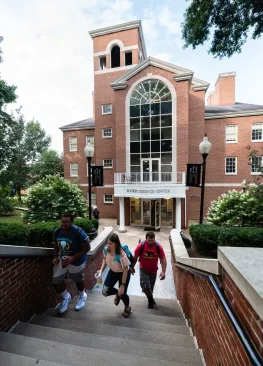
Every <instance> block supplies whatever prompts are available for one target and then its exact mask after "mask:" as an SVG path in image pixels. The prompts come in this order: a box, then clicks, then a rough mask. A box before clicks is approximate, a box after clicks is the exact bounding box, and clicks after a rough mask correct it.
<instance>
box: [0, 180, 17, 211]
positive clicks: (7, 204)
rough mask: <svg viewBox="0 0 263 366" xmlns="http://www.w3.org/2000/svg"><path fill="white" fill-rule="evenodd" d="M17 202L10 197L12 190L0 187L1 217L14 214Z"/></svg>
mask: <svg viewBox="0 0 263 366" xmlns="http://www.w3.org/2000/svg"><path fill="white" fill-rule="evenodd" d="M14 205H15V201H14V200H13V199H12V198H11V197H10V189H9V188H8V187H2V186H0V215H3V214H7V213H12V212H13V211H14Z"/></svg>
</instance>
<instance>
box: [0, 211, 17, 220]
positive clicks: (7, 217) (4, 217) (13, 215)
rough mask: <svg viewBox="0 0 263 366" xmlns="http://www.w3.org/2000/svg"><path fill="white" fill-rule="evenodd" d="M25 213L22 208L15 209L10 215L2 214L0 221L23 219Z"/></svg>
mask: <svg viewBox="0 0 263 366" xmlns="http://www.w3.org/2000/svg"><path fill="white" fill-rule="evenodd" d="M22 213H23V211H20V210H15V211H14V212H12V213H11V214H9V215H0V221H21V222H22V219H21V214H22Z"/></svg>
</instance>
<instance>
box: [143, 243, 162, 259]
mask: <svg viewBox="0 0 263 366" xmlns="http://www.w3.org/2000/svg"><path fill="white" fill-rule="evenodd" d="M139 244H141V250H140V255H139V259H138V262H140V260H141V256H142V253H143V251H144V245H145V240H143V241H141V239H140V240H139ZM155 245H156V249H157V252H158V257H160V247H159V243H158V241H156V240H155Z"/></svg>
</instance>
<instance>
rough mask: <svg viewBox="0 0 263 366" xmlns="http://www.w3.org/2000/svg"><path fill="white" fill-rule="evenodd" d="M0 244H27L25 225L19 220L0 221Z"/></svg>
mask: <svg viewBox="0 0 263 366" xmlns="http://www.w3.org/2000/svg"><path fill="white" fill-rule="evenodd" d="M0 244H7V245H19V246H24V245H27V227H26V226H25V225H24V224H23V223H19V222H12V221H11V222H10V221H6V222H5V221H1V222H0Z"/></svg>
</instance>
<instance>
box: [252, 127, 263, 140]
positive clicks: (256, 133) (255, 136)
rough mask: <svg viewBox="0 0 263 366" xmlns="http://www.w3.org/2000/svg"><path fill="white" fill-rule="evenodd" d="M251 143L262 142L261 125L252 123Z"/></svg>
mask: <svg viewBox="0 0 263 366" xmlns="http://www.w3.org/2000/svg"><path fill="white" fill-rule="evenodd" d="M252 141H263V123H253V125H252Z"/></svg>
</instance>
